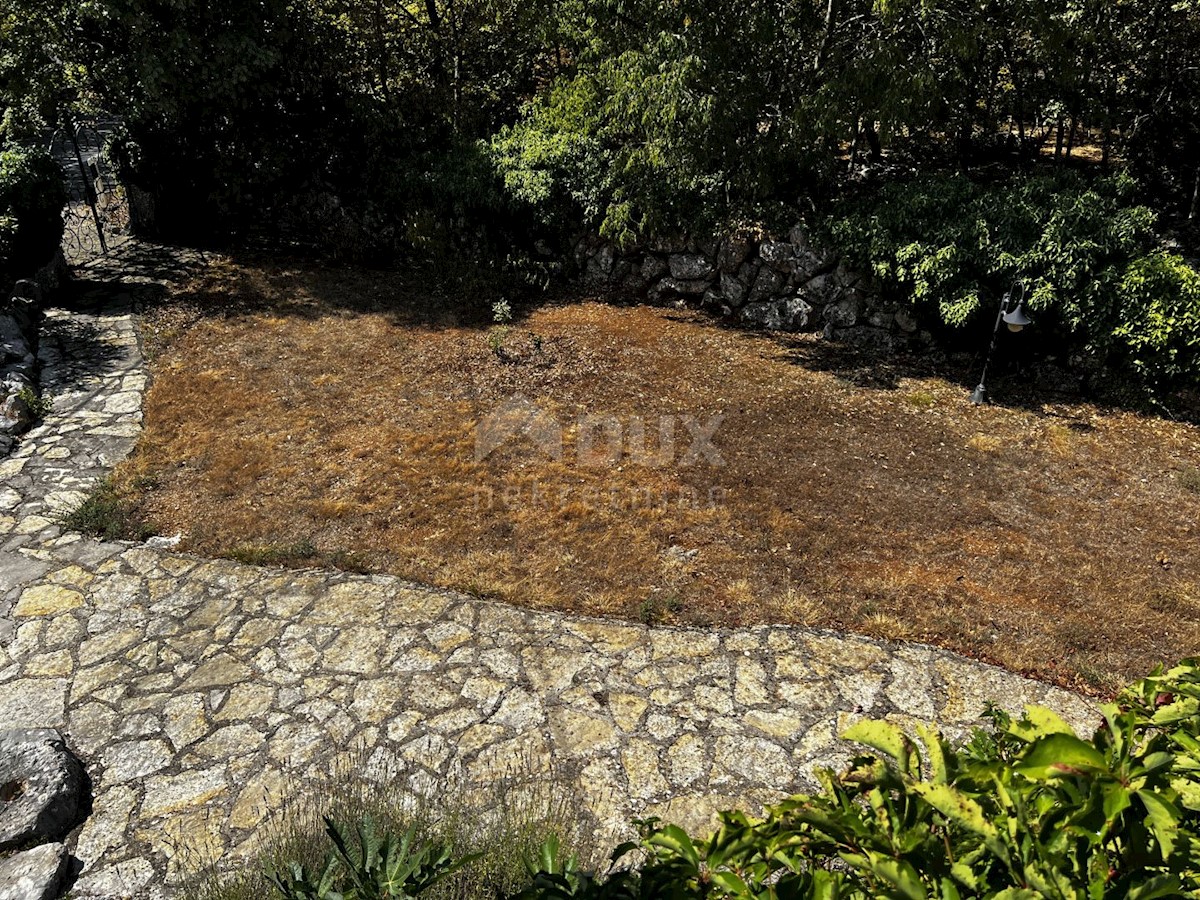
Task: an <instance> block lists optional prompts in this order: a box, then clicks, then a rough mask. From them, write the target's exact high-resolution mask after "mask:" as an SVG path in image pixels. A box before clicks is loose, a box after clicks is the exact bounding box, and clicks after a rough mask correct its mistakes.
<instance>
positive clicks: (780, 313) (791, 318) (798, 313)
mask: <svg viewBox="0 0 1200 900" xmlns="http://www.w3.org/2000/svg"><path fill="white" fill-rule="evenodd" d="M812 311H813V308H812V307H811V306H809V305H808V304H807V303H805V302H804V301H803V300H801V299H800V298H799V297H791V298H789V299H786V300H774V301H771V302H766V303H750V304H748V305H746V306H745V307H743V308H742V312H741V318H742V321H743V322H745V323H746V324H747V325H752V326H754V327H756V328H763V329H766V330H767V331H800V330H802V329H803V328H805V327H806V326H807V325H808V321H809V317H810V316H811V314H812Z"/></svg>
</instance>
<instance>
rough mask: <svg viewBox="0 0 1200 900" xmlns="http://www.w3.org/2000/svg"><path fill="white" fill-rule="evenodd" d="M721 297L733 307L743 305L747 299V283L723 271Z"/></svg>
mask: <svg viewBox="0 0 1200 900" xmlns="http://www.w3.org/2000/svg"><path fill="white" fill-rule="evenodd" d="M721 298H722V299H723V300H724V301H725V302H726V303H728V304H729V305H730V306H732V307H738V306H741V305H742V303H743V302H744V301H745V299H746V285H745V284H743V283H742V282H741V281H739V280H738V279H737V278H734V277H733V276H732V275H729V274H726V273H724V272H723V273H721Z"/></svg>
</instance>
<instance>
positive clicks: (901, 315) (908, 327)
mask: <svg viewBox="0 0 1200 900" xmlns="http://www.w3.org/2000/svg"><path fill="white" fill-rule="evenodd" d="M895 319H896V327H897V328H899V329H900V330H901V331H903V332H904V333H905V334H912V333H913V332H914V331H916V330H917V317H916V316H914V315H913V314H912V313H911V312H909V311H908V310H907V309H898V310H896V316H895Z"/></svg>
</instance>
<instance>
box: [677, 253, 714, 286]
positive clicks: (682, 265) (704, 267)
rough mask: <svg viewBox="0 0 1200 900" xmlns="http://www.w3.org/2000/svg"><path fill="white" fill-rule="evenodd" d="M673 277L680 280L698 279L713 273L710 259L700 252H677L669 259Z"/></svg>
mask: <svg viewBox="0 0 1200 900" xmlns="http://www.w3.org/2000/svg"><path fill="white" fill-rule="evenodd" d="M668 265H670V267H671V277H672V278H674V279H676V280H678V281H697V280H699V279H701V278H708V277H709V276H710V275H712V273H713V266H712V263H711V262H709V260H708V259H707V258H706V257H704V256H701V255H700V254H698V253H676V254H675V255H674V256H672V257H671V258H670V260H669V261H668Z"/></svg>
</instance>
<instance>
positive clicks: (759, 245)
mask: <svg viewBox="0 0 1200 900" xmlns="http://www.w3.org/2000/svg"><path fill="white" fill-rule="evenodd" d="M574 262H575V264H576V266H577V269H578V272H579V274H580V277H581V279H582V280H583V282H584V283H586V284H589V285H593V286H602V287H607V288H610V289H613V290H617V291H621V292H623V293H628V294H632V295H634V296H637V297H641V298H644V299H646V300H648V301H650V302H653V303H671V302H675V303H679V302H682V303H686V304H689V305H698V306H702V307H704V308H706V309H709V310H712V311H714V312H717V313H719V314H721V315H723V316H726V317H728V318H730V319H732V320H735V321H737V322H740V323H742V324H744V325H746V326H749V327H752V328H761V329H764V330H768V331H788V332H804V331H809V332H820V333H821V334H823V335H824V336H825V337H826V338H829V339H833V340H839V341H845V342H848V343H852V344H856V345H859V346H865V347H873V348H878V349H882V350H893V349H900V348H903V347H906V346H908V345H911V344H914V343H928V342H929V340H930V336H929V333H928V332H925V331H922V330H921V329H920V327H919V325H918V322H917V320H916V319H915V318H914V317H913V315H912V313H911V312H909V311H908V310H907V309H903V308H901V307H898V306H896V305H894V304H891V305H889V304H888V303H887V302H885V301H884V299H883V298H882V296H881V294H880V291H879V287H878V285H877V284H876V283H875V282H874V281H873V280H872V279H871V278H870V277H868V276H866V275H863V274H862V273H859V272H855V271H854V270H853V269H851V268H850V267H849V266H848V265H847V264H846V262H845V260H844V259H842V258H841V256H840V255H839V254H838V253H837V252H836V251H833V250H831V249H829V248H827V247H823V246H821V245H819V244H817V243H816V242H814V241H812V240H810V239H809V235H808V232H807V231H806V230H805V229H804V228H803V227H802V226H800V225H797V226H796V227H794V228H793V229H792V230H791V231H790V232H789V233H788V235H787V237H786V238H783V239H767V240H753V239H750V238H744V237H736V236H735V237H726V238H723V239H720V240H712V241H695V240H693V241H680V242H676V243H670V242H663V243H651V244H649V245H646V246H642V247H637V248H634V249H631V250H627V251H623V250H621V249H620V248H618V247H617V246H616V245H614V244H612V243H611V242H608V241H605V240H603V239H600V238H596V237H594V236H586V237H584V238H581V239H580V240H579V241H578V242H577V243H576V245H575V250H574Z"/></svg>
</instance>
